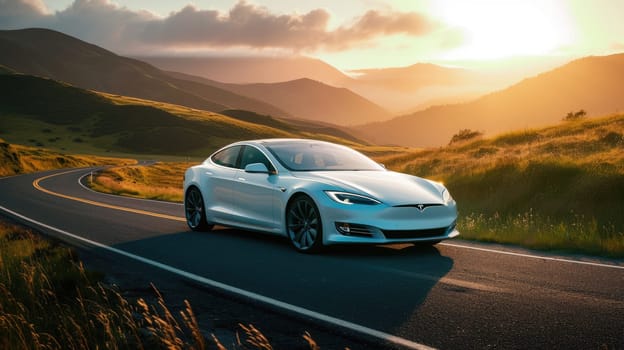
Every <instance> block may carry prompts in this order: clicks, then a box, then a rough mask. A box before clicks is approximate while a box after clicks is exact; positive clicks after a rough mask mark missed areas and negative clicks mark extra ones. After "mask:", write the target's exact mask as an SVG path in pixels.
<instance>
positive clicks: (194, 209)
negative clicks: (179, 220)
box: [184, 187, 214, 231]
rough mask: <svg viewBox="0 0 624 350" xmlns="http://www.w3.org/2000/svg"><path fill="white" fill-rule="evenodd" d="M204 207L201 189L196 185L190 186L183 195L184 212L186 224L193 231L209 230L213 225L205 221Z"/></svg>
mask: <svg viewBox="0 0 624 350" xmlns="http://www.w3.org/2000/svg"><path fill="white" fill-rule="evenodd" d="M205 209H206V207H205V205H204V198H203V197H202V195H201V191H200V190H199V189H198V188H197V187H190V188H189V189H188V190H187V191H186V196H184V212H185V214H186V224H187V225H188V227H189V228H190V229H191V230H193V231H210V230H211V229H212V227H213V226H214V225H211V224H209V223H208V221H206V211H205Z"/></svg>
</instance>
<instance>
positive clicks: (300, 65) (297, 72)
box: [136, 56, 351, 86]
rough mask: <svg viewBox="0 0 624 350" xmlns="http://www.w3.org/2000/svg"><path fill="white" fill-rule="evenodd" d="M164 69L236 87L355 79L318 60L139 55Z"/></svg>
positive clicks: (327, 82)
mask: <svg viewBox="0 0 624 350" xmlns="http://www.w3.org/2000/svg"><path fill="white" fill-rule="evenodd" d="M136 58H137V59H139V60H141V61H145V62H149V63H151V64H153V65H155V66H156V67H159V68H160V69H163V70H168V71H175V72H180V73H184V74H189V75H195V76H198V77H203V78H207V79H211V80H216V81H220V82H224V83H232V84H251V83H279V82H284V81H291V80H297V79H301V78H309V79H312V80H317V81H322V82H324V83H326V84H329V85H334V86H344V84H345V83H347V82H348V81H350V80H351V78H350V77H349V76H347V75H345V74H344V73H342V72H341V71H339V70H338V69H336V68H334V67H333V66H331V65H329V64H327V63H325V62H323V61H321V60H319V59H315V58H310V57H304V56H287V57H274V56H271V57H250V56H248V57H167V56H160V57H158V56H156V57H154V56H137V57H136Z"/></svg>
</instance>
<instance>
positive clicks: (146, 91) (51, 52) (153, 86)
mask: <svg viewBox="0 0 624 350" xmlns="http://www.w3.org/2000/svg"><path fill="white" fill-rule="evenodd" d="M0 52H2V55H0V65H4V66H6V67H8V68H10V69H13V70H15V71H18V72H22V73H25V74H32V75H38V76H43V77H50V78H53V79H56V80H60V81H65V82H68V83H70V84H72V85H75V86H78V87H81V88H85V89H91V90H97V91H103V92H108V93H113V94H119V95H125V96H134V97H139V98H144V99H150V100H156V101H163V102H168V103H174V104H180V105H185V106H189V107H193V108H199V109H204V110H209V111H221V110H225V109H232V108H237V109H248V110H252V111H255V112H258V113H263V114H270V115H275V116H288V114H287V113H286V112H284V111H282V110H280V109H278V108H276V107H274V106H271V105H269V104H267V103H264V102H261V101H257V100H253V99H250V98H248V97H244V96H240V95H236V94H234V93H232V92H230V91H227V90H223V89H219V88H216V87H214V86H209V85H201V84H198V83H196V82H190V81H184V80H181V79H175V78H172V77H171V76H169V75H168V74H166V73H164V72H163V71H161V70H159V69H157V68H155V67H153V66H151V65H149V64H147V63H145V62H141V61H138V60H135V59H131V58H126V57H123V56H118V55H116V54H114V53H112V52H110V51H107V50H105V49H103V48H101V47H98V46H95V45H92V44H89V43H86V42H84V41H81V40H78V39H76V38H73V37H71V36H68V35H65V34H62V33H59V32H56V31H52V30H48V29H23V30H3V31H0Z"/></svg>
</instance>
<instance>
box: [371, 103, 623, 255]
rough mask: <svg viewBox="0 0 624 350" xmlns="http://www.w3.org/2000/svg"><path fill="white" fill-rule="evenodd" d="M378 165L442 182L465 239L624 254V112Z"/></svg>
mask: <svg viewBox="0 0 624 350" xmlns="http://www.w3.org/2000/svg"><path fill="white" fill-rule="evenodd" d="M380 160H381V161H382V162H384V163H385V164H386V165H387V166H389V167H391V168H393V169H396V170H399V171H405V172H408V173H412V174H416V175H419V176H424V177H429V178H433V179H437V180H439V181H443V182H444V183H446V184H447V186H448V187H449V188H450V190H451V193H452V194H453V196H454V197H455V198H456V200H457V202H458V205H459V208H460V214H461V215H460V223H459V224H460V230H461V231H462V234H463V237H464V238H470V239H479V240H491V241H496V242H510V243H516V244H523V245H527V246H530V247H534V248H561V249H568V250H572V251H575V250H577V251H584V252H590V253H600V254H607V255H609V254H611V255H617V256H624V217H622V213H624V201H623V200H622V198H624V115H614V116H609V117H604V118H599V119H588V120H582V121H576V122H564V123H562V124H560V125H557V126H553V127H549V128H544V129H526V130H523V131H518V132H512V133H507V134H502V135H500V136H497V137H494V138H488V139H476V140H469V141H465V142H463V143H456V144H452V145H450V146H447V147H442V148H439V149H427V150H423V151H419V152H414V153H410V154H406V155H402V156H397V157H393V156H386V157H385V159H380Z"/></svg>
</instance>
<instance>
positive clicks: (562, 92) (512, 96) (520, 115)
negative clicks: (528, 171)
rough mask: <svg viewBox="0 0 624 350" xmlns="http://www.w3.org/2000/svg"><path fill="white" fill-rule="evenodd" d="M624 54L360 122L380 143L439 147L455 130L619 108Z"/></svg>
mask: <svg viewBox="0 0 624 350" xmlns="http://www.w3.org/2000/svg"><path fill="white" fill-rule="evenodd" d="M622 81H624V54H616V55H610V56H595V57H585V58H582V59H578V60H575V61H572V62H570V63H568V64H566V65H563V66H561V67H559V68H556V69H553V70H551V71H548V72H545V73H542V74H539V75H537V76H535V77H531V78H527V79H524V80H522V81H521V82H519V83H517V84H515V85H513V86H511V87H509V88H507V89H503V90H500V91H497V92H493V93H490V94H487V95H485V96H482V97H480V98H477V99H475V100H473V101H471V102H467V103H461V104H453V105H442V106H435V107H431V108H428V109H426V110H423V111H419V112H416V113H413V114H410V115H405V116H402V117H397V118H394V119H392V120H389V121H387V122H381V123H372V124H368V125H363V126H359V127H357V128H356V130H357V131H358V132H359V134H358V135H360V136H361V137H364V138H365V139H367V140H370V141H371V142H375V143H379V144H398V145H405V146H421V147H422V146H439V145H442V144H445V143H448V142H449V141H450V139H451V137H452V136H453V135H454V134H455V133H457V132H458V131H459V130H460V129H471V130H477V131H480V132H483V133H486V134H490V135H491V134H496V133H501V132H506V131H511V130H517V129H526V128H534V127H540V126H545V125H549V124H553V123H557V122H559V121H561V120H562V119H563V118H564V117H565V116H566V115H567V113H569V112H576V111H579V110H584V111H586V112H587V114H588V115H590V116H592V115H593V116H600V115H605V114H611V113H617V112H619V111H621V110H622V109H623V108H624V90H622V89H621V84H622Z"/></svg>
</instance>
